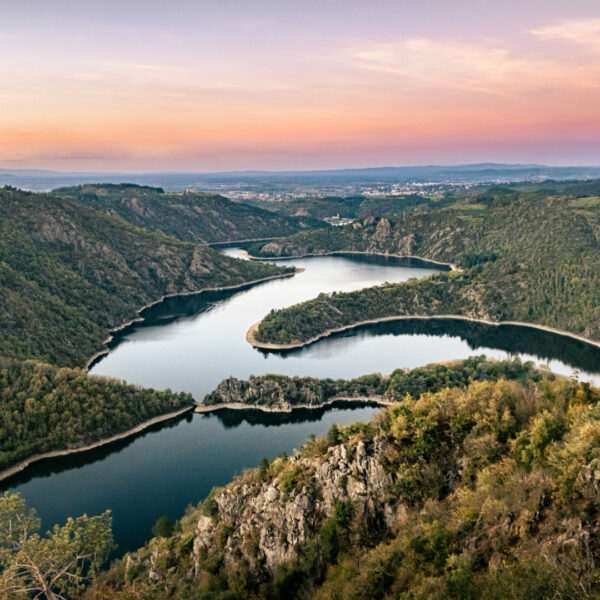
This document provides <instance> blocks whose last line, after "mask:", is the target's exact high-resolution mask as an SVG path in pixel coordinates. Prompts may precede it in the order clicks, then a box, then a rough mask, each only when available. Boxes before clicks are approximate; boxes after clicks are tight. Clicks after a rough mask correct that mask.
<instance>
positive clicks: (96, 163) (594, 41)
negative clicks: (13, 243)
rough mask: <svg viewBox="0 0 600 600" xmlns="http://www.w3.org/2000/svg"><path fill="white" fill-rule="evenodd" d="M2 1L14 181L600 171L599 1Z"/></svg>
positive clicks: (0, 63)
mask: <svg viewBox="0 0 600 600" xmlns="http://www.w3.org/2000/svg"><path fill="white" fill-rule="evenodd" d="M3 4H4V5H3V7H2V19H1V21H0V75H1V76H2V79H1V81H2V84H1V85H0V167H2V168H51V169H59V170H88V171H89V170H98V171H102V170H112V171H114V170H119V171H152V170H182V171H183V170H188V171H189V170H195V171H215V170H233V169H308V168H337V167H364V166H380V165H414V164H425V163H428V164H430V163H442V164H456V163H465V162H479V161H505V162H538V163H546V164H600V4H599V3H598V0H586V1H584V0H568V1H563V0H555V1H553V2H549V1H548V0H544V1H542V0H528V2H523V1H522V0H520V1H518V2H517V1H513V0H505V1H504V2H502V3H500V2H498V1H497V0H495V1H493V2H492V1H489V2H488V1H486V0H470V1H467V0H462V1H461V0H455V1H453V2H450V1H442V0H420V1H419V2H415V1H413V0H405V1H402V0H396V1H377V0H372V1H371V2H368V3H367V2H363V1H362V0H361V1H358V0H356V1H352V0H340V1H333V0H321V1H320V2H316V1H315V2H313V1H309V0H303V1H298V2H295V1H293V0H290V1H283V0H278V1H266V0H263V1H256V2H253V1H251V0H246V1H241V0H240V1H237V2H233V1H228V0H219V1H216V0H215V1H208V0H205V1H195V2H192V1H189V2H186V1H182V0H179V1H174V2H159V1H156V2H152V1H144V2H142V1H141V0H140V1H138V2H135V1H128V0H120V1H118V2H117V1H110V0H104V1H97V2H87V1H74V0H73V1H68V0H45V2H38V1H36V0H20V2H6V3H3ZM523 5H525V6H523Z"/></svg>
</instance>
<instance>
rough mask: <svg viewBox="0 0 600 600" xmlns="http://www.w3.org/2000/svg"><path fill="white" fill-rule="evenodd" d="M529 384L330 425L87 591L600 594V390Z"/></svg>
mask: <svg viewBox="0 0 600 600" xmlns="http://www.w3.org/2000/svg"><path fill="white" fill-rule="evenodd" d="M532 374H535V372H531V373H527V371H526V370H524V371H523V373H522V377H521V378H520V381H507V380H503V379H501V380H498V381H483V382H473V383H471V384H470V385H468V386H467V387H453V388H444V389H442V390H440V391H438V392H426V393H424V394H421V395H420V396H417V395H415V396H412V397H411V396H408V397H407V398H406V400H405V401H404V402H402V403H396V404H394V405H392V406H390V407H388V408H385V409H383V410H382V411H381V412H380V413H379V415H377V417H376V418H375V420H374V421H373V422H371V423H365V424H360V423H357V424H354V425H350V426H347V427H342V426H332V428H331V429H330V431H329V433H328V434H327V436H326V437H324V438H314V437H313V438H311V439H309V441H308V442H307V443H306V444H305V446H304V447H303V448H301V449H300V450H299V451H297V453H296V454H295V455H294V456H292V457H287V456H282V457H280V458H277V459H276V460H274V461H273V462H270V463H269V462H268V461H266V460H265V461H263V462H262V463H261V465H260V467H259V468H258V469H253V470H249V471H247V472H245V473H244V474H243V475H241V476H239V477H238V478H237V479H236V480H234V481H233V482H232V483H230V484H229V485H228V486H226V487H225V488H215V489H214V490H213V492H212V493H211V494H210V496H209V497H208V498H207V499H206V500H205V501H204V502H202V503H200V504H199V505H198V507H197V508H190V509H188V511H187V513H186V514H185V516H184V517H183V518H182V519H181V520H180V521H179V522H177V523H176V524H175V525H174V526H173V525H172V524H170V525H169V526H165V524H164V523H161V527H160V528H158V527H157V528H156V529H155V532H156V534H157V536H158V537H155V538H154V539H152V540H151V541H150V542H149V543H148V544H147V545H146V546H145V547H144V548H142V549H140V550H139V551H137V552H135V553H133V554H130V555H127V556H126V557H125V558H124V559H123V560H121V561H119V562H118V563H116V564H115V565H113V567H112V568H111V569H110V570H109V571H108V572H107V573H105V574H103V575H101V576H100V577H99V578H98V579H97V580H96V582H94V584H93V585H92V587H91V588H90V589H89V590H88V591H87V593H86V594H85V596H84V597H85V598H86V599H88V600H100V599H106V598H111V599H114V600H129V599H133V598H145V599H147V600H151V599H154V598H156V599H159V598H160V599H164V598H177V599H181V600H183V599H191V598H203V599H204V598H205V599H224V598H228V599H236V600H237V599H239V600H245V599H253V600H258V599H263V598H264V599H276V598H288V599H305V598H306V599H308V598H315V599H319V600H338V599H339V600H362V599H364V600H370V599H373V598H381V599H387V598H389V599H391V598H401V599H406V600H409V599H412V600H425V599H427V600H435V599H440V600H442V599H446V598H461V599H472V600H476V599H482V600H483V599H485V600H489V599H498V600H500V599H505V598H511V599H523V600H538V599H539V600H542V599H548V600H550V599H565V600H566V599H569V600H577V599H581V600H583V599H589V598H599V597H600V593H599V592H598V590H599V589H600V588H599V584H600V581H599V580H598V572H597V569H596V563H597V561H598V559H599V558H600V545H599V542H598V540H599V539H600V537H599V535H598V534H599V533H600V532H599V531H598V518H597V516H598V511H599V510H600V504H599V498H600V479H599V475H598V473H599V472H600V471H599V465H600V462H599V461H600V425H599V423H600V412H599V406H600V405H599V401H600V392H599V391H598V390H596V389H592V388H590V387H589V386H588V385H585V384H579V383H577V382H576V381H575V380H558V381H554V382H552V381H549V380H547V379H543V378H542V379H538V378H537V377H536V378H534V377H531V375H532Z"/></svg>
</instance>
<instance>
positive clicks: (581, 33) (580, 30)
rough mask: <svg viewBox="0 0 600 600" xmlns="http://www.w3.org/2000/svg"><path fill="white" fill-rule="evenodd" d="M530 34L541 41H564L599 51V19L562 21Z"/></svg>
mask: <svg viewBox="0 0 600 600" xmlns="http://www.w3.org/2000/svg"><path fill="white" fill-rule="evenodd" d="M530 33H531V34H532V35H534V36H536V37H538V38H539V39H542V40H564V41H568V42H574V43H576V44H582V45H585V46H591V47H594V48H596V49H598V50H600V18H598V19H580V20H568V21H563V22H562V23H559V24H558V25H549V26H546V27H538V28H536V29H532V30H530Z"/></svg>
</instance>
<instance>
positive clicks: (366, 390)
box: [200, 375, 392, 412]
mask: <svg viewBox="0 0 600 600" xmlns="http://www.w3.org/2000/svg"><path fill="white" fill-rule="evenodd" d="M380 380H381V376H378V375H376V376H374V378H373V381H371V382H366V381H365V379H364V378H361V379H357V380H342V379H340V380H337V381H334V380H332V379H315V378H312V377H286V376H283V375H263V376H260V377H255V376H250V378H249V379H248V380H240V379H236V378H235V377H229V378H228V379H224V380H223V381H221V383H220V384H219V385H218V386H217V387H216V388H215V390H214V391H213V392H211V393H210V394H207V395H206V397H205V398H204V401H203V403H202V405H201V406H200V409H203V408H206V407H211V406H215V407H218V406H232V405H235V406H248V408H262V409H264V410H269V411H274V412H291V411H292V410H293V409H294V408H318V407H321V406H325V405H326V404H331V403H332V402H335V401H336V400H344V401H351V400H356V401H362V402H376V403H379V404H388V403H389V401H390V400H392V398H387V397H385V398H384V397H383V396H382V395H380V394H378V392H377V384H378V383H379V381H380Z"/></svg>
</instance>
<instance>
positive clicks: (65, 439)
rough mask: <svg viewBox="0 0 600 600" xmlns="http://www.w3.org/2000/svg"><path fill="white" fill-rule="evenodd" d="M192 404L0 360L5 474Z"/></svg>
mask: <svg viewBox="0 0 600 600" xmlns="http://www.w3.org/2000/svg"><path fill="white" fill-rule="evenodd" d="M191 405H192V397H191V396H190V395H189V394H174V393H171V392H170V391H166V392H157V391H154V390H149V389H144V388H140V387H138V386H134V385H127V384H124V383H122V382H119V381H115V380H111V379H108V378H103V377H89V376H88V375H87V374H86V373H85V372H84V371H82V370H79V369H69V368H66V367H56V366H54V365H48V364H44V363H40V362H36V361H33V360H26V361H18V360H14V359H6V358H0V470H2V469H5V468H6V467H8V466H10V465H12V464H14V463H16V462H18V461H20V460H23V459H25V458H28V457H29V456H31V455H33V454H40V453H44V452H49V451H52V450H63V449H66V448H77V447H79V446H84V445H87V444H90V443H94V442H97V441H99V440H102V439H105V438H108V437H111V436H112V435H115V434H117V433H121V432H122V431H127V430H128V429H131V428H133V427H135V426H136V425H138V424H139V423H141V422H143V421H147V420H149V419H152V418H153V417H157V416H159V415H162V414H165V413H170V412H174V411H177V410H179V409H182V408H184V407H186V406H191Z"/></svg>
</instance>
